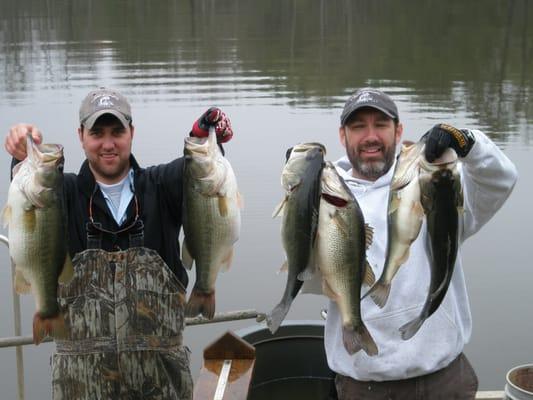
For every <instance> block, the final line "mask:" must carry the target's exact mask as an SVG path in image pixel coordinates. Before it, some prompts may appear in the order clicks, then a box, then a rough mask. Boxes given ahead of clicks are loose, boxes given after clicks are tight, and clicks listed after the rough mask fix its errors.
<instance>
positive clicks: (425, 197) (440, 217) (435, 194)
mask: <svg viewBox="0 0 533 400" xmlns="http://www.w3.org/2000/svg"><path fill="white" fill-rule="evenodd" d="M419 179H420V191H421V196H420V201H421V203H422V207H423V208H424V213H425V214H426V220H427V230H428V236H427V237H428V242H429V243H427V248H428V255H429V259H430V260H429V261H430V265H431V282H430V285H429V292H428V296H427V298H426V302H425V304H424V307H423V308H422V311H421V313H420V315H419V316H418V317H417V318H415V319H414V320H412V321H411V322H409V323H407V324H405V325H403V326H402V327H401V328H400V332H401V334H402V338H403V339H405V340H407V339H410V338H411V337H413V336H414V335H415V334H416V332H418V330H419V329H420V327H421V326H422V324H423V323H424V321H425V320H426V319H427V318H429V317H430V316H431V315H432V314H433V313H434V312H435V311H436V310H437V308H438V307H439V306H440V304H441V303H442V300H443V299H444V296H445V295H446V292H447V290H448V287H449V286H450V281H451V279H452V275H453V270H454V266H455V259H456V257H457V248H458V236H459V214H460V212H462V209H463V192H462V186H461V178H460V175H459V171H458V168H457V154H456V153H455V151H454V150H452V149H447V150H446V151H445V152H444V154H443V155H442V156H441V157H439V159H437V160H435V161H434V162H433V163H428V162H427V161H426V160H425V159H422V160H421V162H420V177H419Z"/></svg>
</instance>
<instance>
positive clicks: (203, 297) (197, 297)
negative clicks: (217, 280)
mask: <svg viewBox="0 0 533 400" xmlns="http://www.w3.org/2000/svg"><path fill="white" fill-rule="evenodd" d="M198 314H202V315H203V316H204V317H206V318H208V319H213V317H214V316H215V291H214V290H213V291H211V292H202V291H200V290H198V289H197V288H194V289H193V290H192V293H191V297H189V301H188V302H187V305H186V306H185V316H186V317H191V318H192V317H196V316H197V315H198Z"/></svg>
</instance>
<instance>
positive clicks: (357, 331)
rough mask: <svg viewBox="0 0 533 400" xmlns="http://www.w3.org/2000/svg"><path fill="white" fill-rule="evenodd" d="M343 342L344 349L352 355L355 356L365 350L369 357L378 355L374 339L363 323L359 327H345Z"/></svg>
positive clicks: (343, 329)
mask: <svg viewBox="0 0 533 400" xmlns="http://www.w3.org/2000/svg"><path fill="white" fill-rule="evenodd" d="M342 340H343V342H344V347H345V348H346V350H347V351H348V353H350V354H354V353H356V352H358V351H359V350H361V349H363V350H364V351H365V353H366V354H368V355H369V356H375V355H376V354H378V347H377V345H376V342H374V339H373V338H372V336H371V335H370V332H368V329H366V326H365V325H364V324H363V323H361V324H360V325H359V326H355V327H354V326H344V327H343V328H342Z"/></svg>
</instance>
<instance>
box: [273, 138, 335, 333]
mask: <svg viewBox="0 0 533 400" xmlns="http://www.w3.org/2000/svg"><path fill="white" fill-rule="evenodd" d="M325 153H326V149H325V147H324V146H323V145H321V144H320V143H304V144H299V145H296V146H294V147H293V148H292V149H289V151H288V152H287V162H286V164H285V167H284V168H283V171H282V174H281V183H282V186H283V188H284V189H285V192H286V194H285V197H284V199H283V201H282V202H281V204H280V206H279V207H278V208H277V210H276V211H275V212H274V216H276V215H278V214H280V213H282V214H283V220H282V224H281V238H282V243H283V248H284V249H285V254H286V256H287V261H286V263H285V264H284V265H283V267H282V269H285V268H286V269H287V271H288V274H287V283H286V285H285V291H284V293H283V296H282V298H281V301H280V302H279V304H278V305H277V306H276V307H274V309H273V310H272V311H271V312H270V314H268V315H267V317H266V319H267V325H268V327H269V329H270V331H271V332H272V333H275V332H276V331H277V330H278V328H279V326H280V325H281V322H282V321H283V319H284V318H285V316H286V315H287V313H288V312H289V309H290V307H291V304H292V301H293V300H294V298H295V297H296V295H297V294H298V292H299V290H300V288H301V287H302V284H303V280H304V279H306V278H305V274H306V271H308V273H309V274H310V275H309V276H312V273H311V272H309V271H311V270H312V269H313V268H314V267H313V265H311V264H312V263H311V262H310V260H311V253H312V249H313V246H314V241H315V237H316V231H317V225H318V208H319V204H320V174H321V172H322V168H323V167H324V155H325Z"/></svg>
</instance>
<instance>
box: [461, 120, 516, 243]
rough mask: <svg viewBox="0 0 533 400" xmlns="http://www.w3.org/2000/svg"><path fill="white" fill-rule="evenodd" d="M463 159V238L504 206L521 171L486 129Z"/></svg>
mask: <svg viewBox="0 0 533 400" xmlns="http://www.w3.org/2000/svg"><path fill="white" fill-rule="evenodd" d="M472 133H473V134H474V136H475V138H476V142H475V143H474V146H473V147H472V149H471V150H470V152H469V153H468V155H467V156H466V157H465V158H463V159H462V180H463V191H464V208H465V214H464V220H463V231H462V233H463V234H462V240H463V241H464V240H465V239H466V238H468V237H469V236H471V235H473V234H474V233H476V232H477V231H478V230H479V229H480V228H481V227H482V226H483V225H485V224H486V223H487V222H488V221H489V220H490V219H491V218H492V216H493V215H494V214H495V213H496V211H498V210H499V209H500V207H501V206H502V205H503V203H504V202H505V200H507V198H508V197H509V195H510V194H511V191H512V190H513V187H514V185H515V183H516V181H517V178H518V173H517V170H516V167H515V166H514V164H513V163H512V162H511V160H509V158H507V156H506V155H505V154H503V152H502V151H501V150H500V149H499V148H498V147H497V146H496V144H494V142H492V140H490V139H489V138H488V137H487V136H486V135H485V134H484V133H483V132H481V131H479V130H472Z"/></svg>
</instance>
